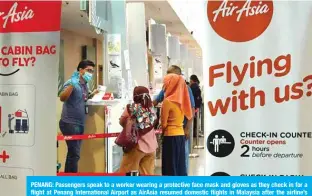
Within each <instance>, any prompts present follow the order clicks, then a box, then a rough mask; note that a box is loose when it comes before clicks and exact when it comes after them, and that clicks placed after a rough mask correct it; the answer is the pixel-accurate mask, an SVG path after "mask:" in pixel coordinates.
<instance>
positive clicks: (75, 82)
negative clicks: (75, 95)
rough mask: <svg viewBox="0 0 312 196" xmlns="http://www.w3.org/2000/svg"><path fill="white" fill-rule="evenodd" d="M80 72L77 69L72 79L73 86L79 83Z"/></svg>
mask: <svg viewBox="0 0 312 196" xmlns="http://www.w3.org/2000/svg"><path fill="white" fill-rule="evenodd" d="M79 79H80V74H79V72H78V71H75V72H74V73H73V75H72V76H71V79H70V84H71V85H72V86H73V87H77V86H78V85H79Z"/></svg>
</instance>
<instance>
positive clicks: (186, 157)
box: [185, 139, 190, 175]
mask: <svg viewBox="0 0 312 196" xmlns="http://www.w3.org/2000/svg"><path fill="white" fill-rule="evenodd" d="M189 154H190V139H187V140H185V161H186V162H185V165H186V175H187V174H188V168H189V159H190V158H189Z"/></svg>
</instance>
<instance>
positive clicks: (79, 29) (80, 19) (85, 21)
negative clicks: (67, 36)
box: [61, 1, 103, 40]
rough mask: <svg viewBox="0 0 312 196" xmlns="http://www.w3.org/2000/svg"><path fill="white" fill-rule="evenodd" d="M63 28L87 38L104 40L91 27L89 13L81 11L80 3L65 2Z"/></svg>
mask: <svg viewBox="0 0 312 196" xmlns="http://www.w3.org/2000/svg"><path fill="white" fill-rule="evenodd" d="M61 28H62V29H66V30H68V31H73V32H75V33H77V34H80V35H84V36H87V37H92V38H98V39H100V40H101V39H103V36H102V35H98V34H97V33H96V32H95V29H94V27H92V26H91V25H90V23H89V18H88V15H87V13H85V12H84V11H80V1H63V3H62V20H61Z"/></svg>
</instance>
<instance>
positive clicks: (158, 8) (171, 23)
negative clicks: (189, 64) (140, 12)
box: [128, 0, 201, 56]
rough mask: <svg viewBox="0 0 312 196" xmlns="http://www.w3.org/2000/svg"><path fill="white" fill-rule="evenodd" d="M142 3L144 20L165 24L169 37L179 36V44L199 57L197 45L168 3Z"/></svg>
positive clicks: (199, 51)
mask: <svg viewBox="0 0 312 196" xmlns="http://www.w3.org/2000/svg"><path fill="white" fill-rule="evenodd" d="M128 1H129V0H128ZM130 1H131V0H130ZM144 3H145V17H146V20H149V19H150V18H152V19H153V20H155V21H156V22H157V23H159V24H165V25H166V28H167V31H168V32H170V34H171V35H176V36H179V39H180V42H181V43H183V44H186V45H187V46H188V48H189V49H191V50H194V51H195V53H196V54H197V56H201V48H200V46H199V44H198V43H197V42H196V40H195V39H194V38H193V36H192V35H191V32H189V31H188V30H187V28H186V27H185V26H184V24H183V23H182V21H181V20H180V18H179V17H178V15H177V14H176V13H175V11H174V10H173V9H172V7H171V6H170V4H169V3H168V1H144Z"/></svg>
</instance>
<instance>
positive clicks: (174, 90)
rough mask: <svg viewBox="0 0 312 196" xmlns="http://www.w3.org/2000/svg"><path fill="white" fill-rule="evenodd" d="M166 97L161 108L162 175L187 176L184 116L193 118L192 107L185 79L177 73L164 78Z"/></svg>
mask: <svg viewBox="0 0 312 196" xmlns="http://www.w3.org/2000/svg"><path fill="white" fill-rule="evenodd" d="M163 88H164V92H165V98H164V101H163V104H162V109H161V126H162V129H163V135H164V137H163V145H162V175H164V176H186V175H187V171H186V161H185V159H186V157H185V139H186V137H185V133H184V129H183V120H184V116H185V117H186V118H187V119H191V118H192V107H191V102H190V98H189V92H188V88H187V85H186V83H185V80H184V79H183V77H182V76H180V75H177V74H168V75H166V76H165V78H164V86H163Z"/></svg>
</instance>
